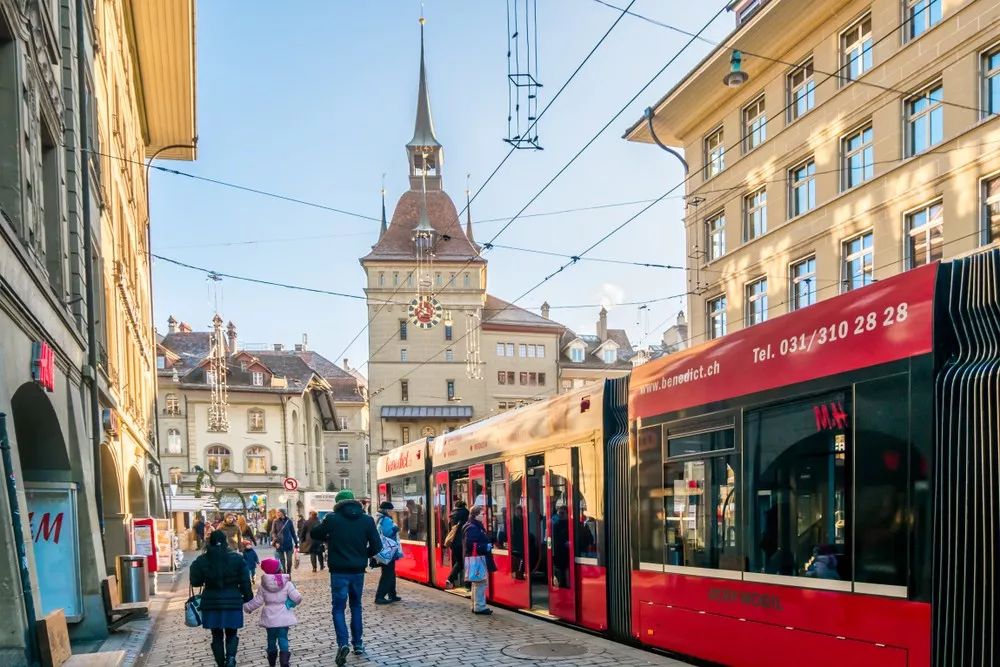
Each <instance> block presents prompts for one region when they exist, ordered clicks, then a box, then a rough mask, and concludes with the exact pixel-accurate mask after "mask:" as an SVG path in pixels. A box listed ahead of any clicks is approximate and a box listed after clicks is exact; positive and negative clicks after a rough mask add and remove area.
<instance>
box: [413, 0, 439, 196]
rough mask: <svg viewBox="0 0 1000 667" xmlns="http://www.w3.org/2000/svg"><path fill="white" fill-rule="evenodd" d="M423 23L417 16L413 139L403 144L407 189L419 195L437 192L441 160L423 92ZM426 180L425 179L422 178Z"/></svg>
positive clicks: (425, 68)
mask: <svg viewBox="0 0 1000 667" xmlns="http://www.w3.org/2000/svg"><path fill="white" fill-rule="evenodd" d="M425 23H426V21H425V20H424V17H423V13H422V12H421V16H420V75H419V78H418V80H417V115H416V119H415V120H414V123H413V138H412V139H410V141H409V143H407V144H406V152H407V154H408V156H409V158H410V189H411V190H417V191H419V190H420V188H421V187H424V186H426V187H427V189H429V190H440V189H441V162H442V161H443V159H444V156H443V155H442V152H443V149H442V147H441V142H439V141H438V140H437V136H436V135H435V134H434V119H433V116H432V115H431V99H430V95H429V93H428V92H427V65H426V64H425V62H424V24H425ZM425 177H426V178H425Z"/></svg>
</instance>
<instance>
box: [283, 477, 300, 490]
mask: <svg viewBox="0 0 1000 667" xmlns="http://www.w3.org/2000/svg"><path fill="white" fill-rule="evenodd" d="M282 485H283V486H284V487H285V491H294V490H295V489H297V488H299V480H297V479H295V478H294V477H286V478H285V481H284V482H282Z"/></svg>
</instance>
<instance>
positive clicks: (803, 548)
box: [743, 393, 851, 580]
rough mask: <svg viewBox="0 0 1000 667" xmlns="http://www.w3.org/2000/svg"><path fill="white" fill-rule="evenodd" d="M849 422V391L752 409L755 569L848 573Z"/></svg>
mask: <svg viewBox="0 0 1000 667" xmlns="http://www.w3.org/2000/svg"><path fill="white" fill-rule="evenodd" d="M849 428H850V419H849V418H848V415H847V402H846V398H845V396H844V394H843V393H832V394H826V395H824V396H820V397H817V398H812V399H808V400H804V401H795V402H791V403H785V404H782V405H779V406H775V407H769V408H763V409H760V410H754V411H752V412H748V413H747V416H746V421H745V425H744V429H743V433H744V443H745V452H746V456H747V457H749V461H748V465H747V470H748V471H752V472H751V473H750V474H751V475H752V480H751V488H750V493H749V494H748V497H749V498H750V499H751V502H752V503H753V508H752V516H751V522H750V531H751V534H750V536H749V540H750V543H751V545H752V548H751V549H749V553H748V557H749V560H750V569H751V570H752V571H754V572H763V573H767V574H781V575H787V576H804V577H813V578H817V579H843V580H850V578H851V563H850V553H851V550H850V545H849V544H848V537H849V534H850V533H849V530H848V517H849V516H850V511H849V507H848V504H849V499H850V496H849V493H848V489H849V488H850V482H849V479H848V476H849V475H848V470H849V467H848V465H847V457H848V454H849V453H850V449H849V447H848V443H847V431H848V429H849Z"/></svg>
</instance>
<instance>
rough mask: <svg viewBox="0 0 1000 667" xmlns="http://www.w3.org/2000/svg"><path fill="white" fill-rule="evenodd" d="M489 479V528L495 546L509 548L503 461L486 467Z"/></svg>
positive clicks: (505, 481)
mask: <svg viewBox="0 0 1000 667" xmlns="http://www.w3.org/2000/svg"><path fill="white" fill-rule="evenodd" d="M486 474H487V477H488V479H489V482H488V483H489V490H490V497H489V506H490V511H489V519H490V525H489V526H487V529H488V530H489V531H490V535H491V536H492V538H493V546H495V547H497V548H498V549H506V548H507V479H506V476H505V474H504V464H503V463H493V464H491V465H489V466H487V467H486Z"/></svg>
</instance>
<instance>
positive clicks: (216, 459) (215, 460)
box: [205, 445, 233, 473]
mask: <svg viewBox="0 0 1000 667" xmlns="http://www.w3.org/2000/svg"><path fill="white" fill-rule="evenodd" d="M232 459H233V455H232V454H231V453H230V451H229V448H228V447H223V446H222V445H212V446H211V447H209V448H208V449H206V450H205V467H206V468H207V469H208V471H209V472H214V473H219V472H227V471H229V470H232V464H233V460H232Z"/></svg>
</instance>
